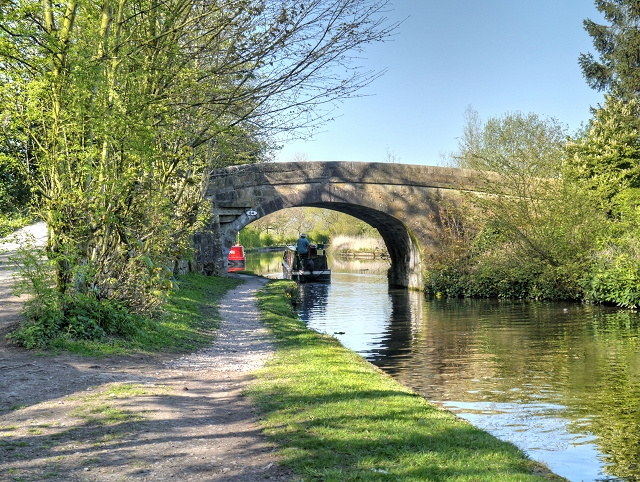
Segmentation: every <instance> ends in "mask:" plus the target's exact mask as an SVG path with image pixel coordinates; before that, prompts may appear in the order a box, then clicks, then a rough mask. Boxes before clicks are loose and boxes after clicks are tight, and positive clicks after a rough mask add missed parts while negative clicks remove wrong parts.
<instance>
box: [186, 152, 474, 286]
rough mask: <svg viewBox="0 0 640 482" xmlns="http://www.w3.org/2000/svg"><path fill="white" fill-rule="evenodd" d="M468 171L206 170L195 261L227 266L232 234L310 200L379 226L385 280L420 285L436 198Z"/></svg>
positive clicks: (452, 194) (208, 268) (433, 234)
mask: <svg viewBox="0 0 640 482" xmlns="http://www.w3.org/2000/svg"><path fill="white" fill-rule="evenodd" d="M471 180H472V172H471V171H468V170H463V169H453V168H443V167H434V166H414V165H406V164H386V163H353V162H295V163H268V164H251V165H243V166H233V167H229V168H225V169H218V170H215V171H214V172H213V173H212V174H211V178H210V180H209V186H208V189H207V193H206V198H207V199H208V200H209V201H211V204H212V209H213V213H212V214H213V216H212V221H211V224H210V225H209V226H208V227H207V228H206V229H205V230H203V231H202V232H200V233H197V234H196V236H195V237H194V244H195V247H196V260H195V268H196V270H198V271H201V272H204V273H206V274H218V275H223V274H224V273H226V256H227V254H228V252H229V248H230V247H231V246H232V245H233V243H234V241H235V239H236V234H237V233H238V232H239V231H240V230H241V229H242V228H243V227H245V226H247V225H248V224H250V223H251V222H253V221H255V220H257V219H259V218H261V217H263V216H266V215H268V214H271V213H274V212H276V211H280V210H282V209H287V208H292V207H300V206H309V207H319V208H326V209H331V210H334V211H339V212H343V213H346V214H349V215H351V216H354V217H356V218H358V219H361V220H362V221H364V222H366V223H368V224H369V225H371V226H373V227H374V228H376V229H377V230H378V232H379V233H380V235H381V236H382V238H383V240H384V242H385V244H386V246H387V249H388V251H389V255H390V258H391V267H390V269H389V284H390V285H391V286H395V287H405V288H415V289H422V287H423V267H424V260H425V257H426V256H427V254H428V253H429V252H430V251H433V250H434V249H437V246H436V245H437V238H438V232H439V231H440V218H439V213H440V209H439V207H440V205H441V203H442V202H444V201H447V202H453V203H456V202H458V200H459V197H460V189H461V188H463V187H464V186H465V185H466V184H468V183H469V182H470V181H471Z"/></svg>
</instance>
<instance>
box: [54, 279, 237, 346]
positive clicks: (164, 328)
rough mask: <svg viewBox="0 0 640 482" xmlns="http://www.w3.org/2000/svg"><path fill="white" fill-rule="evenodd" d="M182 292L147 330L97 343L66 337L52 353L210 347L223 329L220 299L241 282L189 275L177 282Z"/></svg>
mask: <svg viewBox="0 0 640 482" xmlns="http://www.w3.org/2000/svg"><path fill="white" fill-rule="evenodd" d="M178 283H179V287H180V289H178V290H176V291H174V292H172V293H171V295H170V296H169V299H168V300H167V303H166V305H165V307H164V313H163V315H162V316H161V317H159V318H158V319H157V320H146V323H145V325H144V329H139V330H137V331H136V332H134V333H131V335H130V336H129V337H127V338H126V339H125V338H120V337H107V338H105V339H102V340H98V341H89V340H77V339H73V338H69V337H65V336H60V337H58V338H57V339H56V340H55V341H54V342H53V343H52V348H53V352H59V351H69V352H72V353H76V354H79V355H84V356H106V355H127V354H131V353H134V352H146V353H157V352H164V353H166V352H174V353H184V352H191V351H194V350H196V349H198V348H199V347H202V346H206V345H208V344H210V343H211V342H212V341H213V339H214V338H215V330H216V329H217V328H218V327H219V326H220V319H221V318H220V314H219V312H218V307H219V301H220V299H221V298H222V297H223V296H224V295H225V294H226V293H227V291H229V290H230V289H233V288H235V287H236V286H238V285H239V284H240V283H242V280H240V279H237V278H218V277H214V276H204V275H201V274H197V273H190V274H188V275H186V276H182V277H180V278H179V279H178Z"/></svg>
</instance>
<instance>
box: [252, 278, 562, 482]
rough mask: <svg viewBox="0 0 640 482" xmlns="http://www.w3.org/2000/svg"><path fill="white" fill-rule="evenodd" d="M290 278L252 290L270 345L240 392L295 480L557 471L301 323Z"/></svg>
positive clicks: (505, 476) (516, 477) (489, 476)
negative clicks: (271, 351) (257, 411)
mask: <svg viewBox="0 0 640 482" xmlns="http://www.w3.org/2000/svg"><path fill="white" fill-rule="evenodd" d="M290 283H291V282H287V281H272V282H270V283H268V284H267V285H266V286H265V287H264V288H263V289H262V290H261V291H260V292H259V293H258V304H259V306H260V311H261V319H262V320H263V322H264V323H265V325H266V326H267V327H268V328H269V330H270V331H271V332H272V333H273V334H274V335H275V338H276V346H277V350H276V354H275V355H274V357H273V358H272V359H271V360H270V361H269V362H268V363H267V365H266V366H265V368H263V369H262V370H260V371H259V372H258V381H257V382H256V383H255V384H254V385H253V386H252V387H251V388H250V389H249V392H248V393H249V395H250V396H252V397H253V398H254V400H255V401H256V402H257V403H258V404H259V406H260V407H261V409H262V411H263V417H264V418H263V422H262V424H263V429H264V431H265V433H266V434H267V435H268V436H269V437H270V439H271V441H272V442H274V443H275V444H276V445H277V446H278V447H279V449H280V453H281V455H282V456H283V460H284V461H283V463H284V464H285V465H286V466H287V467H289V468H290V469H291V470H293V471H294V472H295V473H296V474H297V475H299V476H300V477H301V478H302V480H303V481H312V480H313V481H327V482H330V481H336V482H337V481H347V480H358V481H382V480H387V481H409V480H411V481H418V480H419V481H427V480H428V481H444V480H446V481H454V480H455V481H496V482H497V481H536V480H556V481H561V480H565V479H563V478H562V477H559V476H557V475H555V474H553V473H551V472H550V471H549V470H548V469H546V468H545V467H544V466H542V465H541V464H539V463H537V462H534V461H532V460H530V459H528V458H527V457H526V455H525V454H524V453H523V452H522V451H520V450H519V449H518V448H517V447H515V446H514V445H512V444H510V443H506V442H503V441H500V440H499V439H497V438H495V437H494V436H492V435H490V434H488V433H487V432H483V431H482V430H480V429H477V428H475V427H473V426H472V425H471V424H469V423H468V422H466V421H464V420H462V419H459V418H457V417H456V416H454V415H453V414H451V413H450V412H447V411H444V410H441V409H438V408H437V407H435V406H434V405H433V404H431V403H429V402H428V401H426V400H425V399H424V398H422V397H421V396H419V395H418V394H416V393H414V392H412V391H411V390H409V389H408V388H406V387H404V386H402V385H401V384H399V383H397V382H396V381H394V380H393V379H392V378H391V377H389V376H387V375H386V374H384V373H383V372H381V371H380V370H379V369H377V368H376V367H374V366H373V365H371V364H370V363H368V362H366V361H365V360H364V359H362V358H361V357H360V356H359V355H357V354H356V353H354V352H352V351H350V350H347V349H346V348H344V347H342V346H341V345H340V344H339V343H338V341H337V340H336V339H334V338H333V337H330V336H326V335H322V334H319V333H316V332H313V331H311V330H308V329H307V328H306V327H305V325H304V323H303V322H301V321H300V320H299V319H298V318H297V316H296V315H295V314H294V313H293V311H292V309H291V306H290V304H289V302H288V299H287V296H288V295H287V293H291V287H290Z"/></svg>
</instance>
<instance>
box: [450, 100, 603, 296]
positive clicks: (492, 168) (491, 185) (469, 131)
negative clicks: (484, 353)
mask: <svg viewBox="0 0 640 482" xmlns="http://www.w3.org/2000/svg"><path fill="white" fill-rule="evenodd" d="M467 119H468V122H467V126H466V128H465V131H464V135H463V137H462V139H461V141H460V147H459V152H458V153H457V154H456V155H454V158H455V159H456V160H457V162H458V165H459V167H466V168H472V169H476V170H478V179H479V180H480V181H481V182H482V189H483V191H484V193H483V194H481V195H470V201H471V203H472V204H473V206H474V208H475V211H472V213H475V215H474V216H473V217H472V218H471V219H472V221H471V224H473V225H474V226H475V230H477V232H478V234H477V236H476V237H475V240H474V242H473V244H472V246H471V248H470V249H472V251H473V252H471V253H469V255H470V256H472V257H474V259H473V261H472V262H471V263H470V264H469V265H468V266H472V265H473V266H475V267H476V268H475V269H476V274H475V276H476V278H478V277H485V278H490V279H492V280H493V281H491V283H493V282H494V281H495V282H498V283H505V280H507V279H511V280H512V281H513V282H514V283H521V284H523V285H524V284H528V285H529V287H528V288H524V291H527V290H531V289H532V288H531V287H533V286H537V287H536V288H535V290H537V292H538V294H532V293H531V291H530V292H529V293H526V294H524V295H523V294H522V293H523V292H519V293H520V294H518V295H517V296H532V297H537V296H542V297H558V296H559V297H566V296H569V297H571V296H576V295H577V293H578V291H579V279H580V275H581V274H582V273H583V272H584V269H585V263H587V262H588V260H589V256H590V254H591V253H592V252H593V251H594V250H595V247H596V240H597V236H598V233H599V232H600V231H601V225H602V221H603V218H602V215H601V214H600V212H599V210H598V208H597V203H595V202H594V200H593V195H592V193H590V192H589V191H588V190H585V189H582V188H581V186H579V185H576V184H574V183H571V182H569V181H568V180H567V179H566V177H565V176H564V175H563V172H562V169H563V161H564V156H565V151H564V139H565V134H564V129H563V127H562V126H561V125H560V124H559V123H558V122H557V121H556V120H554V119H541V118H540V117H538V116H537V115H535V114H522V113H513V114H506V115H504V116H502V117H496V118H490V119H489V120H487V121H486V122H482V121H481V120H480V118H479V117H478V115H477V114H476V113H475V112H474V111H472V110H469V111H468V112H467ZM513 273H516V274H515V275H514V274H513ZM476 281H477V279H476ZM542 285H547V286H551V285H554V286H552V288H549V287H547V288H545V289H544V290H543V291H545V293H542V294H540V293H539V292H540V286H542ZM498 291H499V290H496V292H498ZM507 291H508V290H507ZM514 292H515V291H514Z"/></svg>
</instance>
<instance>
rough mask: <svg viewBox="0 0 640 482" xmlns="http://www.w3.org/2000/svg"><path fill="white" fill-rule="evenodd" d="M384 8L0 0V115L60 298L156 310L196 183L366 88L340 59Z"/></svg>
mask: <svg viewBox="0 0 640 482" xmlns="http://www.w3.org/2000/svg"><path fill="white" fill-rule="evenodd" d="M386 6H387V1H386V0H312V1H305V2H299V1H293V0H277V1H276V0H166V1H162V2H159V1H157V0H143V1H139V2H129V1H127V0H101V1H97V0H64V1H62V2H53V1H52V0H8V1H5V2H2V3H1V4H0V85H5V86H6V85H8V86H10V87H11V88H10V89H5V91H6V92H8V93H9V95H10V98H9V101H8V102H3V104H2V107H3V113H2V116H0V118H4V117H6V116H8V117H9V118H10V122H11V124H12V125H15V126H16V132H18V131H19V132H22V133H24V139H25V140H26V143H27V144H28V145H29V151H30V152H31V154H32V157H33V159H34V160H35V162H36V164H37V166H38V172H37V175H36V176H35V177H33V178H32V180H31V182H32V184H33V185H34V186H35V187H36V188H37V190H38V192H39V194H40V200H41V202H40V204H39V212H40V214H41V216H42V217H43V218H44V219H45V220H46V221H47V224H48V228H49V242H48V246H47V253H48V257H49V258H50V259H51V260H53V261H54V263H55V272H56V287H57V290H58V292H59V293H60V296H62V297H71V298H74V297H77V296H76V295H79V294H81V295H83V296H89V297H92V298H94V299H97V300H103V299H107V300H118V301H121V302H122V303H124V304H126V305H127V306H129V307H130V308H131V309H133V310H137V311H149V310H151V309H153V308H154V307H155V306H157V305H158V304H159V303H161V301H162V297H163V295H164V293H166V291H167V290H168V289H170V288H171V286H172V284H171V280H170V278H171V275H172V268H173V262H174V260H175V259H176V258H177V257H179V256H181V255H184V254H185V252H188V249H189V239H190V236H191V234H192V232H193V231H194V229H196V228H197V227H198V226H199V223H202V222H204V218H203V216H204V215H205V214H206V213H207V209H206V202H205V201H204V199H203V193H204V191H205V187H206V182H207V179H208V174H209V172H210V170H211V169H213V168H215V167H220V166H224V165H228V164H236V163H246V162H259V161H262V160H265V159H268V153H269V150H270V148H271V146H272V145H273V142H274V141H273V139H274V137H273V136H274V135H276V134H287V135H295V133H299V135H304V133H305V132H306V130H307V129H313V128H314V127H315V126H317V125H318V124H319V123H322V122H323V121H324V120H325V119H326V115H327V109H329V108H330V106H331V104H332V103H333V102H335V101H337V100H339V99H342V98H345V97H348V96H351V95H353V94H355V93H356V92H357V91H358V89H360V88H361V87H363V86H365V85H367V84H368V83H370V82H371V81H373V80H374V79H375V78H376V77H378V75H379V73H376V72H368V71H362V70H361V69H359V68H358V66H357V64H355V63H354V56H355V55H357V53H358V52H359V51H360V50H361V49H362V48H363V47H364V46H365V45H366V44H368V43H370V42H375V41H380V40H382V39H384V38H386V37H387V36H389V35H390V33H391V32H392V30H393V28H394V26H393V25H389V24H388V22H387V20H386V18H385V16H384V11H385V8H386ZM3 92H4V91H3ZM8 105H11V106H16V107H17V108H16V109H7V110H4V109H5V106H8ZM63 305H64V306H68V303H67V302H65V303H64V304H63Z"/></svg>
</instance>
